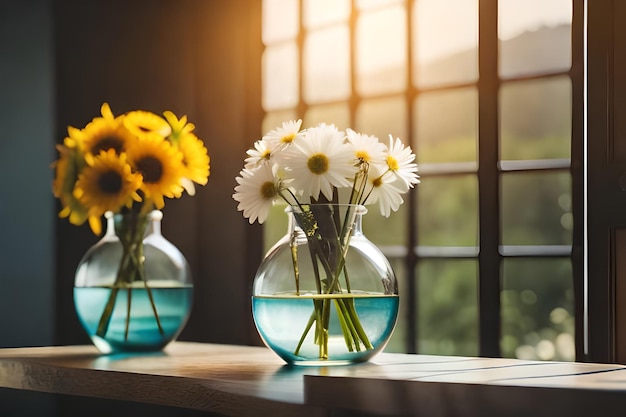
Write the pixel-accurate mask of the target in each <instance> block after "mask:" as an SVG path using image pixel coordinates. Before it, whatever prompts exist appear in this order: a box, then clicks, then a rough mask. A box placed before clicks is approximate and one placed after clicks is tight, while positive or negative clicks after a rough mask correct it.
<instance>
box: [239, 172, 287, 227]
mask: <svg viewBox="0 0 626 417" xmlns="http://www.w3.org/2000/svg"><path fill="white" fill-rule="evenodd" d="M235 181H237V186H236V187H235V193H234V194H233V199H234V200H235V201H238V202H239V204H238V205H237V210H239V211H243V216H244V217H246V218H247V219H248V221H249V222H250V224H252V223H254V221H255V220H257V219H258V221H259V223H260V224H261V223H263V222H265V220H266V219H267V216H268V214H269V210H270V208H271V207H272V205H273V204H274V202H275V201H276V200H278V199H279V198H280V193H281V191H282V190H283V189H284V184H283V181H282V180H281V179H280V178H278V177H277V176H276V175H275V170H274V169H273V168H272V166H271V165H269V164H262V165H259V166H258V167H256V168H253V169H248V168H244V169H243V170H242V171H241V172H240V173H239V176H238V177H237V178H235Z"/></svg>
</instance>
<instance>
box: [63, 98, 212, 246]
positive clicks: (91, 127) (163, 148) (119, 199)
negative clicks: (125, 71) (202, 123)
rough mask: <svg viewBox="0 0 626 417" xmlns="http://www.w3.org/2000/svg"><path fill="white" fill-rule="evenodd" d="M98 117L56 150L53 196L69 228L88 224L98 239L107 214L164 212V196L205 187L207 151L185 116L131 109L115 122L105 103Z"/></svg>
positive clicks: (70, 131)
mask: <svg viewBox="0 0 626 417" xmlns="http://www.w3.org/2000/svg"><path fill="white" fill-rule="evenodd" d="M101 114H102V117H96V118H94V119H93V120H92V121H91V122H90V123H88V124H87V125H86V126H85V127H84V128H83V129H77V128H75V127H71V126H70V127H68V134H69V136H68V137H66V138H65V140H64V141H63V144H62V145H58V146H57V150H58V151H59V155H60V157H59V159H58V160H57V161H56V162H55V163H54V167H55V168H56V177H55V179H54V183H53V191H54V195H55V196H56V197H57V198H59V199H60V201H61V204H62V205H63V209H62V210H61V212H60V213H59V215H60V216H61V217H68V218H69V221H70V223H72V224H75V225H81V224H83V223H84V222H85V221H87V220H89V225H90V226H91V229H92V230H93V232H94V233H95V234H100V233H101V230H102V226H101V218H102V215H104V213H106V212H107V211H110V212H113V213H119V212H123V211H131V210H134V211H139V212H142V213H148V212H150V211H151V210H153V209H161V208H163V206H164V205H165V201H164V197H168V198H179V197H181V195H182V193H183V191H184V190H186V191H187V192H188V193H189V194H190V195H193V194H194V193H195V188H194V183H196V184H200V185H205V184H206V183H207V181H208V177H209V161H210V158H209V155H208V151H207V149H206V148H205V146H204V144H203V142H202V141H201V140H200V139H199V138H198V137H197V136H196V135H195V134H194V133H193V130H194V129H195V126H194V125H193V124H192V123H188V122H187V117H186V116H183V117H182V118H180V119H178V118H177V117H176V115H175V114H174V113H172V112H170V111H166V112H164V113H163V115H164V116H165V117H164V118H163V117H161V116H158V115H156V114H154V113H151V112H147V111H143V110H135V111H131V112H128V113H126V114H123V115H120V116H117V117H115V116H113V113H112V112H111V108H110V107H109V105H108V104H107V103H104V104H103V105H102V108H101Z"/></svg>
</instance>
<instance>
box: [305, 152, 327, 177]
mask: <svg viewBox="0 0 626 417" xmlns="http://www.w3.org/2000/svg"><path fill="white" fill-rule="evenodd" d="M328 162H329V161H328V157H327V156H326V155H324V154H323V153H316V154H314V155H311V157H310V158H309V160H308V161H307V167H309V170H310V171H311V172H312V173H314V174H317V175H321V174H323V173H325V172H326V171H328Z"/></svg>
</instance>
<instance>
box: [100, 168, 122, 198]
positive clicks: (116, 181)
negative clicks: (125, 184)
mask: <svg viewBox="0 0 626 417" xmlns="http://www.w3.org/2000/svg"><path fill="white" fill-rule="evenodd" d="M98 188H100V191H102V192H103V193H105V194H118V193H120V192H121V191H122V177H121V175H120V173H119V172H117V171H113V170H111V171H106V172H103V173H102V174H101V175H100V177H98Z"/></svg>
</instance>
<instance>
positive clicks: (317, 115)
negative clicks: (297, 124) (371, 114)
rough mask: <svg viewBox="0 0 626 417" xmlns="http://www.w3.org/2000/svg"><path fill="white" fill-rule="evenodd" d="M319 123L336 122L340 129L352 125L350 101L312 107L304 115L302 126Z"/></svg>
mask: <svg viewBox="0 0 626 417" xmlns="http://www.w3.org/2000/svg"><path fill="white" fill-rule="evenodd" d="M319 123H326V124H331V123H332V124H334V125H335V126H337V128H338V129H340V130H345V129H346V128H347V127H350V109H349V108H348V103H345V102H344V103H339V104H328V105H324V106H313V107H310V108H309V109H308V110H307V112H306V114H305V115H304V119H303V123H302V127H303V128H307V127H312V126H316V125H318V124H319Z"/></svg>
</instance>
